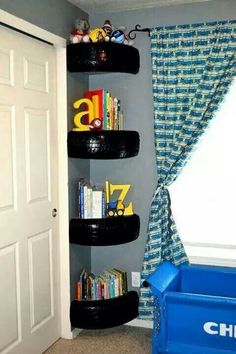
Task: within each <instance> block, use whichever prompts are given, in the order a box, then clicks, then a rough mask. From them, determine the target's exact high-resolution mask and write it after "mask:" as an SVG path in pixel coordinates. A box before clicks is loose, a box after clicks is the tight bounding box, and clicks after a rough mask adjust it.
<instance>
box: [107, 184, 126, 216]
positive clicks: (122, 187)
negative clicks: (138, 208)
mask: <svg viewBox="0 0 236 354" xmlns="http://www.w3.org/2000/svg"><path fill="white" fill-rule="evenodd" d="M130 187H131V185H130V184H112V183H109V182H108V181H106V182H105V193H106V209H107V216H110V217H112V216H123V215H124V216H127V215H133V203H132V202H130V203H129V205H128V206H127V207H126V206H125V204H124V199H125V197H126V195H127V193H128V192H129V189H130ZM116 191H121V192H120V195H119V196H118V199H117V200H115V201H111V196H112V195H113V193H114V192H116Z"/></svg>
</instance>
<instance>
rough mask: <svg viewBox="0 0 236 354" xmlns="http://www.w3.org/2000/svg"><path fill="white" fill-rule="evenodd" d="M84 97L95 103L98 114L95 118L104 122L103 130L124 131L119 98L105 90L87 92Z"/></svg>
mask: <svg viewBox="0 0 236 354" xmlns="http://www.w3.org/2000/svg"><path fill="white" fill-rule="evenodd" d="M84 97H85V98H88V99H90V100H91V101H93V103H94V106H95V112H96V113H95V115H96V116H95V117H94V118H99V119H100V120H101V121H102V129H103V130H123V129H124V117H123V112H122V111H121V104H120V99H119V98H117V97H114V96H112V95H111V93H110V92H109V91H107V90H104V89H95V90H89V91H86V92H85V94H84Z"/></svg>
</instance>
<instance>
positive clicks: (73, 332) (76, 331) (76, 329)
mask: <svg viewBox="0 0 236 354" xmlns="http://www.w3.org/2000/svg"><path fill="white" fill-rule="evenodd" d="M81 331H82V329H80V328H74V329H73V331H72V332H71V334H72V336H71V339H75V338H76V337H78V335H79V334H80V332H81Z"/></svg>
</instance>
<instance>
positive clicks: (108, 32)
mask: <svg viewBox="0 0 236 354" xmlns="http://www.w3.org/2000/svg"><path fill="white" fill-rule="evenodd" d="M102 29H103V31H104V32H105V33H106V35H105V41H106V42H109V41H110V40H111V34H112V31H113V27H112V24H111V21H110V20H106V21H105V22H104V25H103V27H102Z"/></svg>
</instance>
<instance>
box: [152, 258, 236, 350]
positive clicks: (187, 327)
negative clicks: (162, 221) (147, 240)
mask: <svg viewBox="0 0 236 354" xmlns="http://www.w3.org/2000/svg"><path fill="white" fill-rule="evenodd" d="M148 282H149V284H150V286H151V289H152V292H153V294H154V295H155V296H157V298H158V300H159V305H160V330H159V333H157V330H155V325H154V329H153V338H152V354H165V353H169V354H232V353H234V354H236V269H234V268H226V267H213V266H198V265H182V266H180V267H179V268H177V267H175V266H174V265H173V264H171V263H169V262H164V263H162V265H161V266H160V267H159V268H158V269H157V270H156V271H155V272H154V273H152V275H151V276H150V277H149V278H148Z"/></svg>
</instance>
